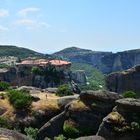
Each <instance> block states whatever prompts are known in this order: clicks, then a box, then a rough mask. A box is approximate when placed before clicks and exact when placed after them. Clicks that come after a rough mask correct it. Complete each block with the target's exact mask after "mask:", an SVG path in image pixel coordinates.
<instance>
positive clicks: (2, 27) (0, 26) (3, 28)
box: [0, 25, 8, 32]
mask: <svg viewBox="0 0 140 140" xmlns="http://www.w3.org/2000/svg"><path fill="white" fill-rule="evenodd" d="M7 30H8V28H6V27H4V26H2V25H0V32H5V31H7Z"/></svg>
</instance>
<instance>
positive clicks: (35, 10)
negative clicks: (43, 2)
mask: <svg viewBox="0 0 140 140" xmlns="http://www.w3.org/2000/svg"><path fill="white" fill-rule="evenodd" d="M37 11H39V8H35V7H29V8H25V9H21V10H20V11H18V13H17V14H18V15H19V16H21V17H25V16H27V14H28V13H30V12H37Z"/></svg>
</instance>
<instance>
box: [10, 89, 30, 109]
mask: <svg viewBox="0 0 140 140" xmlns="http://www.w3.org/2000/svg"><path fill="white" fill-rule="evenodd" d="M8 97H9V101H10V103H11V104H12V105H13V106H14V108H16V109H27V108H28V107H30V105H31V103H32V96H31V95H30V94H29V93H28V92H25V91H22V90H14V89H11V90H9V91H8Z"/></svg>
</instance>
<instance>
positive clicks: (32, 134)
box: [24, 127, 38, 139]
mask: <svg viewBox="0 0 140 140" xmlns="http://www.w3.org/2000/svg"><path fill="white" fill-rule="evenodd" d="M37 131H38V129H37V128H32V127H28V128H27V127H25V129H24V132H25V133H26V135H27V136H28V137H30V138H33V139H36V137H37Z"/></svg>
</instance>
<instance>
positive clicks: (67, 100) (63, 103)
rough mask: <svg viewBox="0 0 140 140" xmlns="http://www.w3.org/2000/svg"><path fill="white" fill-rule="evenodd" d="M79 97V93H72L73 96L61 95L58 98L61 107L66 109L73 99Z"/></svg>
mask: <svg viewBox="0 0 140 140" xmlns="http://www.w3.org/2000/svg"><path fill="white" fill-rule="evenodd" d="M78 97H79V95H71V96H64V97H60V98H59V99H58V106H59V107H60V108H61V109H64V107H65V106H66V105H67V104H69V103H70V102H71V101H73V100H75V99H77V98H78Z"/></svg>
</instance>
